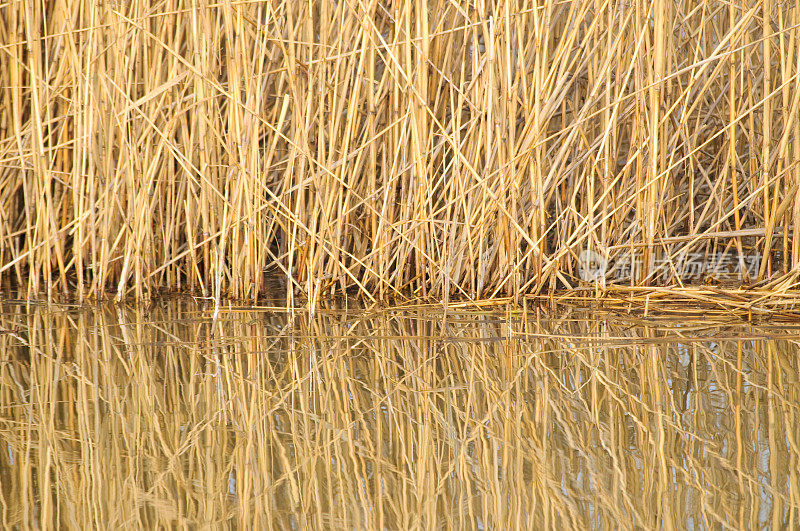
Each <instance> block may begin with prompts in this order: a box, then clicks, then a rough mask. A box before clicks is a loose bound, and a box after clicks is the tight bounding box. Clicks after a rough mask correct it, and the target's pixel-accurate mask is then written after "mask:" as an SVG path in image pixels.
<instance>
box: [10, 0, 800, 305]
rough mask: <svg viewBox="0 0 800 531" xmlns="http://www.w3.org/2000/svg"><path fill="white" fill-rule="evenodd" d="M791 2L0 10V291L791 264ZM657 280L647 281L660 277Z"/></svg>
mask: <svg viewBox="0 0 800 531" xmlns="http://www.w3.org/2000/svg"><path fill="white" fill-rule="evenodd" d="M799 26H800V8H799V7H798V6H797V4H796V3H795V2H791V1H784V2H781V1H767V0H764V1H756V2H744V3H738V2H722V1H712V0H709V1H700V2H691V3H689V4H685V6H682V5H679V4H676V3H673V2H655V1H653V2H646V1H643V0H633V1H631V2H627V1H626V2H621V1H617V0H611V1H609V2H599V1H594V2H583V1H558V2H557V1H554V0H543V1H542V2H538V3H535V4H532V3H530V2H519V1H497V2H492V3H489V4H487V3H485V2H477V3H475V4H461V3H458V2H447V1H444V0H440V1H431V2H428V3H427V7H426V8H425V9H421V8H419V3H414V2H393V1H391V0H387V1H384V2H377V1H366V0H354V1H352V2H333V1H325V0H323V1H319V2H282V3H281V2H272V1H256V0H253V1H247V2H232V1H231V0H222V1H220V2H205V1H200V2H186V1H181V0H164V1H162V2H128V3H126V2H121V3H112V2H98V3H94V2H71V1H67V0H42V1H40V2H5V3H2V4H0V55H1V56H2V68H0V205H2V206H0V281H3V280H5V281H8V280H10V281H13V282H15V283H18V284H21V286H22V287H23V288H26V289H27V290H28V291H29V293H33V292H40V291H42V290H43V289H46V290H47V291H48V294H50V295H53V294H54V291H69V292H76V293H78V294H80V295H81V296H88V297H95V296H100V295H102V294H104V293H105V294H109V293H110V294H117V295H118V296H119V297H120V298H121V297H131V296H132V297H137V298H146V297H148V296H149V295H150V294H152V293H153V292H154V291H156V290H161V289H184V290H187V289H188V290H197V291H203V292H206V293H210V294H214V295H217V296H219V295H220V294H226V295H229V296H233V297H241V298H246V297H256V296H257V295H258V294H259V293H261V292H262V291H263V290H264V289H265V285H266V279H267V277H268V272H269V271H270V270H274V271H275V272H277V273H278V274H280V275H282V276H284V277H285V278H287V280H289V282H288V284H287V285H288V286H289V287H290V288H294V291H299V292H301V293H304V294H305V295H307V296H311V297H314V298H316V297H318V296H322V295H327V294H329V293H333V292H337V291H338V292H341V291H343V290H346V289H352V290H356V291H357V292H358V293H359V294H360V295H361V296H363V297H365V298H389V297H392V296H393V295H396V294H397V293H400V292H403V293H410V294H414V295H417V296H426V297H445V298H447V297H450V296H452V297H460V298H476V297H492V296H496V295H499V294H504V295H505V294H509V293H520V292H533V293H542V292H552V291H553V290H556V289H559V288H570V287H574V286H576V285H578V284H579V283H580V278H579V275H578V258H579V256H580V253H581V252H582V251H583V250H585V249H592V250H594V251H596V252H597V253H598V254H599V255H601V256H602V257H603V258H604V259H608V260H619V259H621V257H622V256H628V257H629V258H631V257H632V259H634V260H636V261H637V263H639V264H640V265H641V268H640V269H639V270H638V271H637V272H635V273H634V275H633V276H632V278H631V279H630V280H629V281H627V283H628V284H633V285H649V284H661V283H666V284H678V285H680V283H681V282H682V279H681V276H680V274H679V271H678V269H677V268H676V269H672V266H673V265H674V264H679V263H680V262H681V260H685V258H686V256H689V253H695V254H692V256H699V257H701V259H705V258H709V259H710V257H713V256H718V253H720V252H724V253H728V254H733V255H735V256H737V257H739V259H740V263H741V262H742V260H743V259H744V257H748V256H753V255H757V256H759V257H760V258H761V259H760V261H759V263H758V266H757V267H756V268H755V270H754V271H752V272H751V273H752V275H751V277H752V278H751V280H753V281H755V280H762V279H768V278H772V279H773V281H774V282H773V284H772V285H773V286H774V288H775V289H776V290H785V289H788V288H793V287H796V285H797V276H798V275H797V267H798V263H799V262H800V247H799V246H800V238H798V229H799V228H800V198H798V195H797V190H798V186H800V165H798V161H800V78H798V73H799V72H800V70H799V66H798V65H800V39H799V38H798V37H800V28H799ZM659 264H660V266H664V264H667V267H666V268H663V267H662V269H661V270H659V267H658V266H659Z"/></svg>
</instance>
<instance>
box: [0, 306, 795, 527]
mask: <svg viewBox="0 0 800 531" xmlns="http://www.w3.org/2000/svg"><path fill="white" fill-rule="evenodd" d="M0 309H1V310H2V312H1V313H0V445H2V452H0V485H1V487H0V489H1V490H0V494H1V495H2V497H1V498H0V518H2V525H3V527H6V528H31V527H45V528H56V527H59V528H76V529H79V528H86V527H95V528H104V529H113V528H153V527H157V526H172V527H175V526H177V527H192V528H194V527H202V526H213V527H218V526H236V527H248V528H250V527H254V528H259V529H268V528H275V529H297V528H348V529H362V528H372V529H398V528H400V529H411V528H431V527H438V528H455V529H481V528H495V529H514V528H550V527H555V526H558V527H560V528H564V529H587V528H616V527H622V528H641V529H652V528H696V529H701V528H723V527H734V528H744V527H772V526H775V527H777V528H789V529H792V528H795V529H796V528H797V527H798V526H800V472H799V471H800V380H799V376H800V362H798V339H799V338H800V324H792V323H783V324H769V323H756V324H753V323H746V322H741V321H738V320H736V319H735V318H732V317H730V318H726V317H709V318H705V319H702V320H687V319H683V320H680V319H678V320H676V319H661V320H659V319H645V318H641V317H633V316H629V315H622V314H613V313H608V312H605V313H587V312H586V311H583V310H573V309H569V308H558V309H557V310H554V311H545V310H536V309H530V308H529V309H520V308H518V307H508V308H500V309H499V310H497V309H495V310H491V311H488V310H487V311H478V310H450V311H448V312H443V311H442V310H431V309H430V308H421V307H420V308H410V309H405V310H397V309H394V310H387V309H379V310H349V311H318V312H317V313H316V314H315V315H314V316H313V317H311V318H309V316H308V315H307V314H304V313H302V312H299V313H296V314H294V315H292V314H291V313H286V312H279V311H268V310H261V311H258V310H249V309H244V308H242V309H236V308H227V309H223V311H222V312H221V313H220V315H219V320H218V322H216V323H212V321H211V315H212V309H211V308H209V307H206V306H203V304H202V303H201V302H197V301H194V300H192V299H177V300H171V301H164V302H161V303H159V304H155V305H153V306H151V307H129V306H112V305H109V306H98V307H91V308H89V307H69V306H48V305H31V304H24V303H22V302H14V301H6V302H5V303H3V304H2V305H1V306H0Z"/></svg>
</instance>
